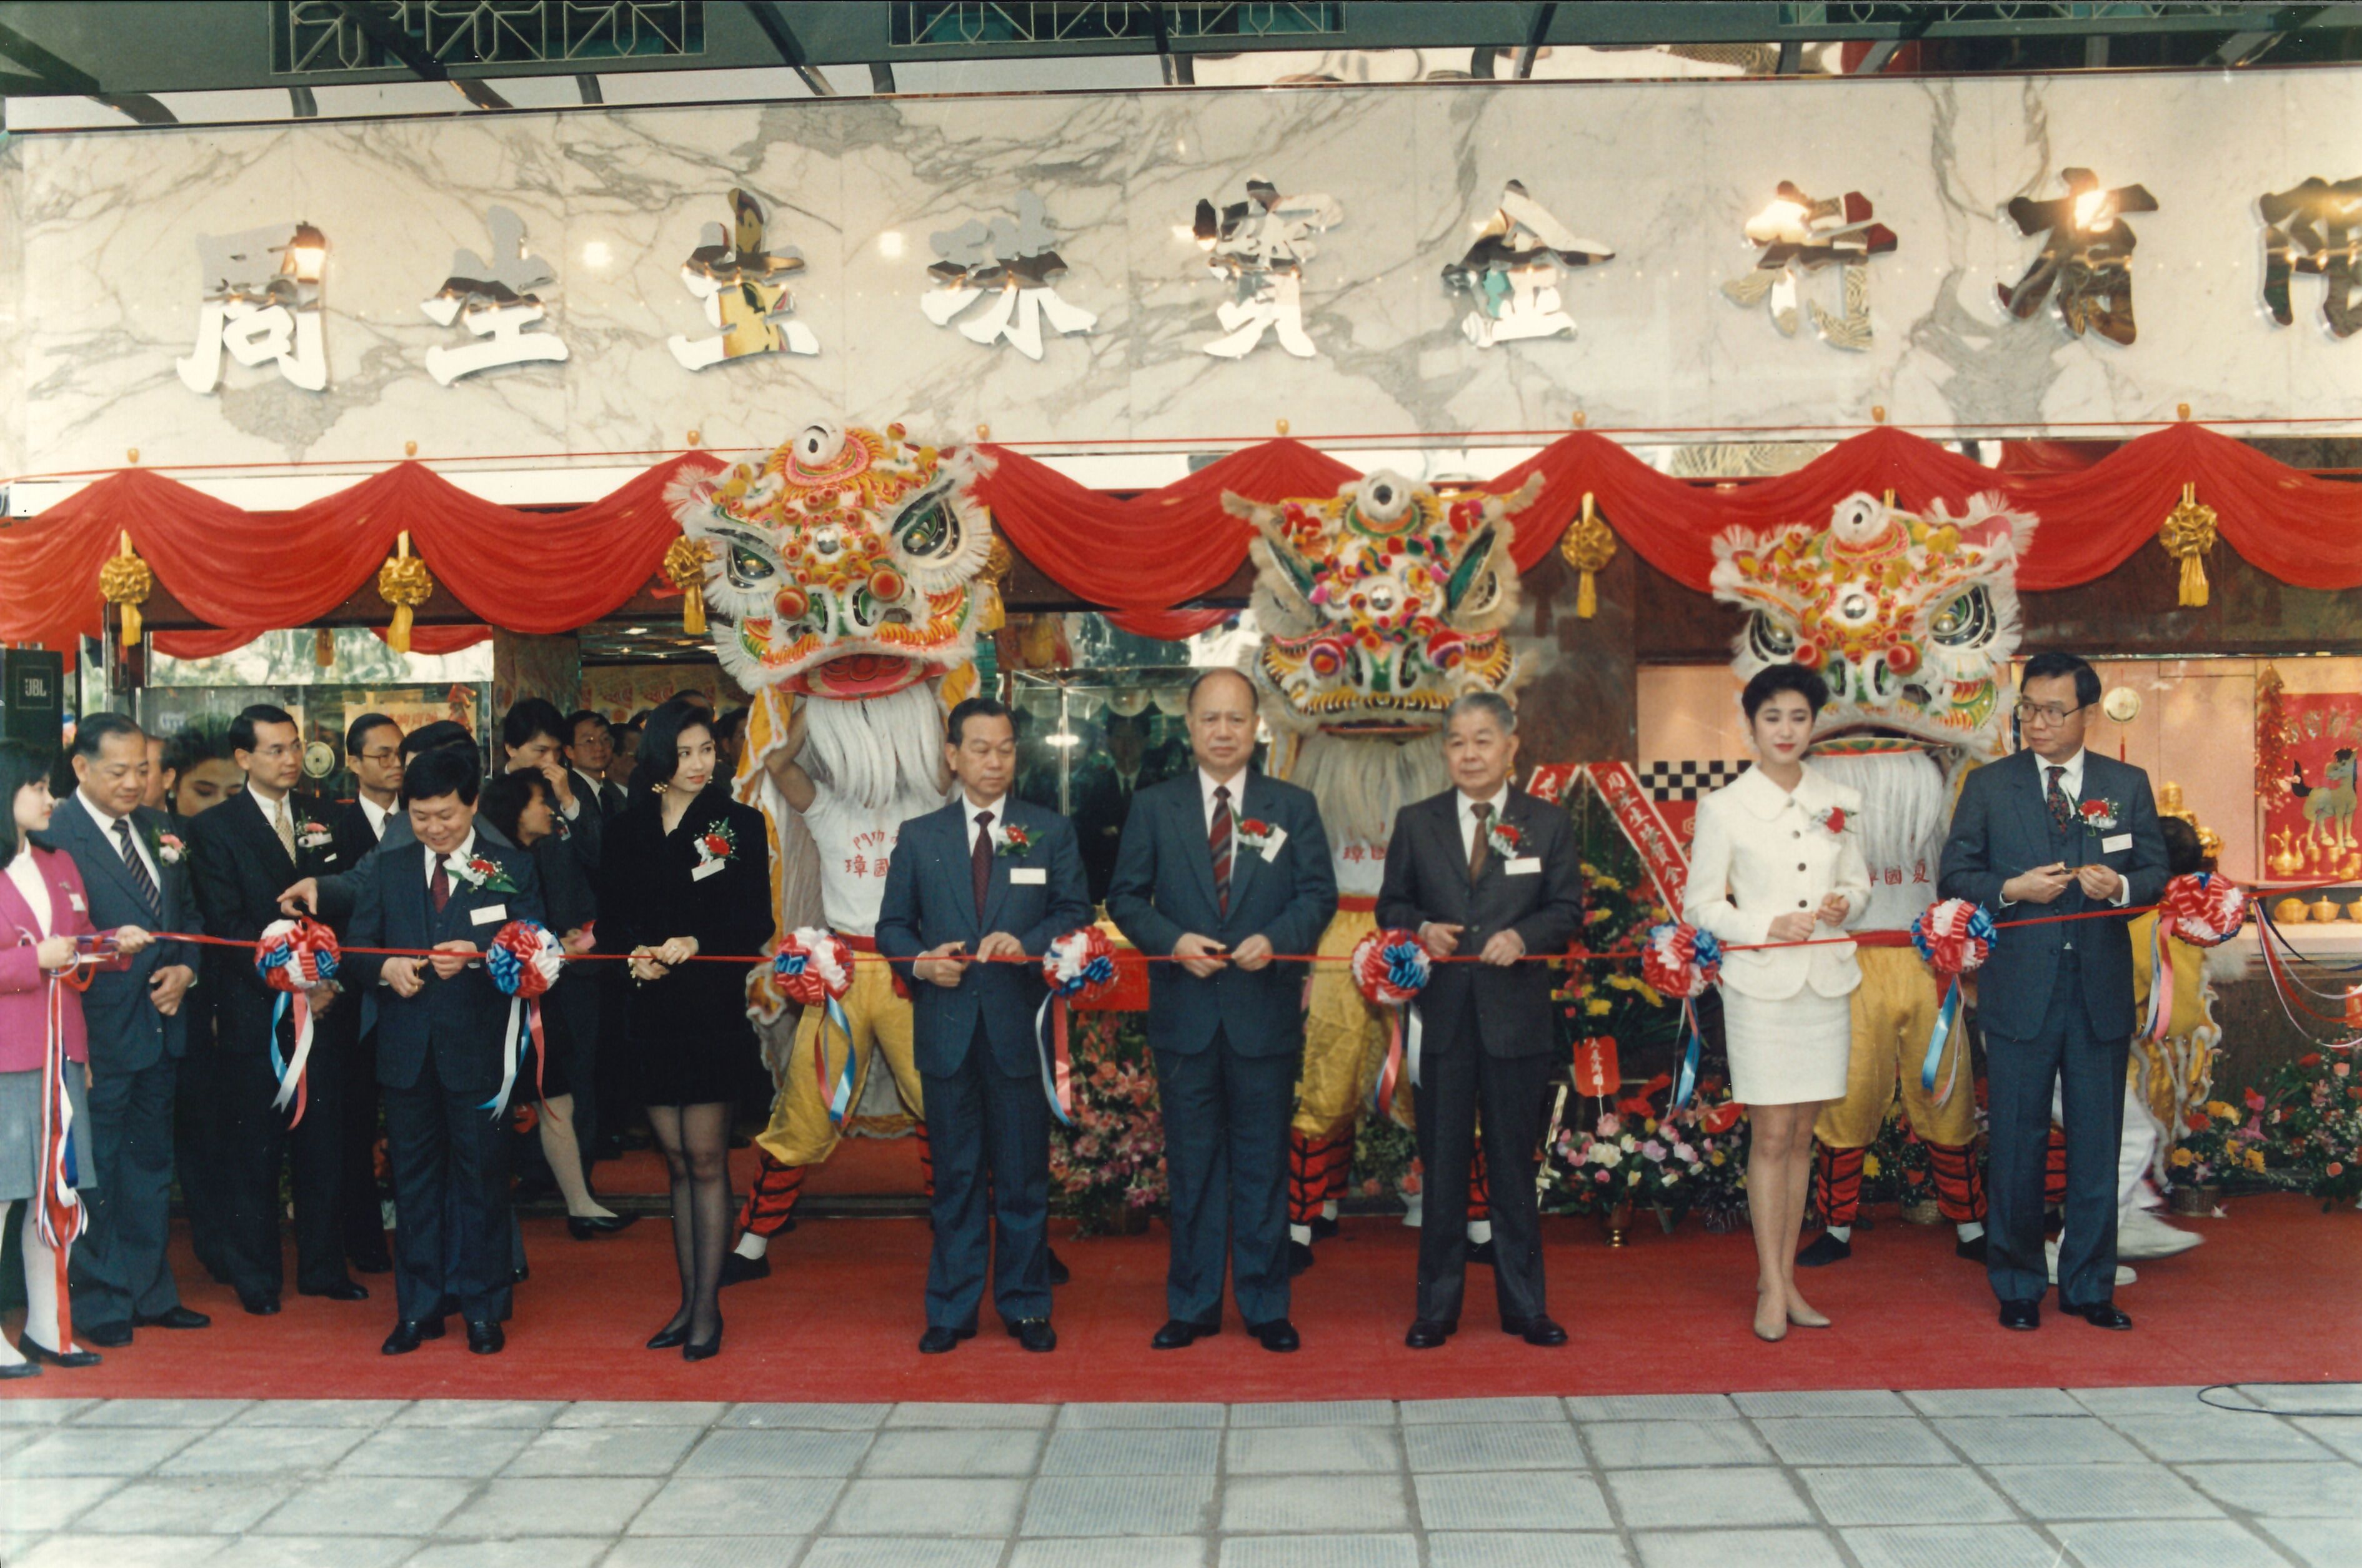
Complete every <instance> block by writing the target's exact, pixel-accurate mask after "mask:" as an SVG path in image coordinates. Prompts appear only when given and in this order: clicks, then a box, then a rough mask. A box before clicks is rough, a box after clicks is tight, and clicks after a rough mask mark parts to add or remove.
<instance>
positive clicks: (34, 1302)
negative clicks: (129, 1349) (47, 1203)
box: [25, 1202, 73, 1355]
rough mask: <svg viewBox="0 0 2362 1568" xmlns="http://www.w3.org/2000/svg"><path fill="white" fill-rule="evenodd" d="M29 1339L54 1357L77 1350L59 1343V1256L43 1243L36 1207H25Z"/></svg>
mask: <svg viewBox="0 0 2362 1568" xmlns="http://www.w3.org/2000/svg"><path fill="white" fill-rule="evenodd" d="M25 1337H26V1338H27V1339H28V1340H31V1341H32V1342H33V1343H35V1344H37V1345H39V1346H40V1347H41V1348H42V1349H43V1350H46V1351H49V1352H50V1353H51V1354H56V1355H63V1354H65V1353H66V1352H67V1351H70V1350H72V1348H73V1346H72V1345H70V1344H60V1343H58V1255H57V1254H56V1253H54V1252H52V1251H50V1246H49V1244H48V1243H46V1242H44V1241H43V1240H41V1227H40V1223H39V1221H38V1220H36V1219H35V1218H34V1217H33V1205H32V1204H31V1203H29V1202H28V1203H27V1204H26V1205H25Z"/></svg>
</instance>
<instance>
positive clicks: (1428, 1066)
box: [1417, 1012, 1552, 1323]
mask: <svg viewBox="0 0 2362 1568" xmlns="http://www.w3.org/2000/svg"><path fill="white" fill-rule="evenodd" d="M1439 1045H1440V1046H1441V1047H1442V1048H1441V1049H1440V1050H1439V1049H1438V1048H1437V1047H1438V1046H1439ZM1551 1066H1552V1059H1551V1058H1550V1057H1549V1056H1547V1055H1542V1054H1539V1053H1538V1054H1536V1055H1534V1056H1529V1057H1496V1056H1494V1055H1493V1054H1492V1053H1491V1052H1489V1051H1487V1050H1485V1048H1484V1047H1482V1046H1481V1045H1479V1044H1478V1043H1477V1040H1476V1020H1475V1017H1474V1014H1473V1012H1472V1013H1471V1014H1470V1015H1469V1016H1468V1017H1467V1018H1465V1019H1464V1020H1460V1021H1457V1025H1456V1026H1455V1027H1452V1028H1451V1029H1449V1030H1439V1029H1437V1028H1435V1027H1434V1026H1433V1025H1432V1024H1431V1023H1430V1024H1429V1025H1428V1027H1427V1030H1426V1048H1425V1049H1424V1050H1422V1051H1421V1053H1420V1056H1419V1063H1418V1158H1419V1163H1420V1165H1421V1166H1422V1167H1424V1168H1425V1176H1424V1179H1423V1180H1422V1182H1421V1187H1420V1190H1422V1191H1423V1192H1425V1194H1426V1197H1425V1198H1424V1199H1423V1200H1422V1207H1421V1209H1420V1217H1419V1226H1418V1309H1417V1315H1418V1317H1420V1318H1423V1319H1426V1320H1427V1321H1430V1322H1439V1323H1456V1322H1458V1321H1460V1306H1461V1299H1462V1295H1463V1294H1464V1293H1465V1290H1466V1287H1467V1279H1466V1276H1467V1271H1468V1168H1469V1166H1470V1165H1471V1164H1472V1163H1473V1161H1474V1159H1475V1150H1476V1135H1477V1128H1478V1127H1479V1125H1480V1124H1481V1125H1482V1127H1483V1129H1484V1136H1485V1168H1486V1169H1487V1171H1488V1172H1489V1174H1490V1177H1491V1181H1490V1183H1489V1187H1488V1198H1487V1201H1488V1202H1489V1203H1490V1205H1491V1211H1492V1216H1493V1285H1494V1290H1495V1293H1496V1298H1497V1300H1498V1304H1499V1306H1500V1309H1501V1317H1502V1320H1503V1321H1519V1320H1523V1319H1527V1318H1539V1317H1541V1316H1543V1315H1545V1313H1546V1312H1547V1311H1548V1310H1549V1309H1548V1307H1547V1306H1546V1304H1545V1302H1544V1300H1543V1292H1542V1234H1541V1216H1540V1212H1539V1209H1538V1206H1537V1203H1536V1200H1535V1196H1534V1160H1535V1158H1536V1157H1537V1156H1538V1155H1539V1153H1540V1148H1541V1141H1542V1123H1543V1121H1544V1119H1545V1118H1546V1117H1547V1116H1548V1114H1549V1112H1548V1111H1547V1109H1546V1108H1545V1107H1546V1105H1547V1102H1548V1096H1549V1092H1550V1080H1551Z"/></svg>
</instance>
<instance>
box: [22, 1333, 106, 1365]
mask: <svg viewBox="0 0 2362 1568" xmlns="http://www.w3.org/2000/svg"><path fill="white" fill-rule="evenodd" d="M17 1349H18V1350H21V1351H23V1352H24V1353H25V1359H26V1360H27V1361H28V1362H46V1363H47V1364H49V1365H51V1366H96V1365H98V1364H99V1361H100V1359H101V1358H100V1356H99V1354H98V1352H96V1351H94V1350H69V1351H64V1352H59V1351H54V1350H51V1349H50V1347H49V1346H47V1345H45V1344H43V1343H40V1342H39V1341H38V1340H36V1339H34V1338H33V1336H32V1335H30V1334H18V1335H17Z"/></svg>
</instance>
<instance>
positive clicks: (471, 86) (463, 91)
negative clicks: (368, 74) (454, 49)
mask: <svg viewBox="0 0 2362 1568" xmlns="http://www.w3.org/2000/svg"><path fill="white" fill-rule="evenodd" d="M336 4H337V10H339V11H342V12H343V13H344V14H345V15H346V16H348V18H350V19H351V21H352V24H353V26H355V27H359V29H360V30H361V31H362V32H363V33H365V34H367V35H368V36H369V40H370V42H371V43H373V44H375V45H377V47H378V48H380V49H383V50H385V52H386V53H388V54H390V55H392V56H393V58H394V59H396V60H400V61H401V62H402V66H403V70H405V71H409V72H410V74H411V75H413V76H415V77H416V78H418V80H420V81H421V82H449V83H451V85H452V86H454V87H457V88H458V90H459V95H460V96H461V97H463V98H465V99H467V100H468V102H469V103H470V104H474V105H475V106H476V107H478V108H479V109H513V108H514V107H516V105H515V104H512V103H510V102H509V101H508V100H507V99H506V98H503V97H502V96H501V95H500V93H498V92H496V91H495V90H494V89H493V87H492V84H491V82H480V81H477V80H475V79H473V78H463V77H457V76H453V75H452V74H451V72H450V71H449V70H448V69H447V67H446V66H445V65H444V64H443V62H442V61H441V60H436V58H435V57H434V56H433V55H431V54H428V53H427V52H426V51H425V49H421V48H419V47H418V42H417V40H416V39H414V38H412V37H411V36H410V35H409V34H408V33H405V32H403V30H402V29H401V28H400V27H395V26H394V25H393V24H392V22H390V21H388V20H387V19H386V18H385V17H384V16H381V15H380V14H379V13H377V12H376V11H373V10H371V9H370V7H369V6H367V5H361V4H359V0H336Z"/></svg>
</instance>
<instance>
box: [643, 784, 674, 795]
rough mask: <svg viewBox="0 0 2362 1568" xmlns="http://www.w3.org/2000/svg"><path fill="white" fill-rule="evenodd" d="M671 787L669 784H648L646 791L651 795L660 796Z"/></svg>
mask: <svg viewBox="0 0 2362 1568" xmlns="http://www.w3.org/2000/svg"><path fill="white" fill-rule="evenodd" d="M671 787H672V786H671V785H670V784H650V785H649V786H648V789H649V792H650V793H651V794H654V795H662V794H663V793H664V792H665V791H666V790H668V789H670V788H671Z"/></svg>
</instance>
